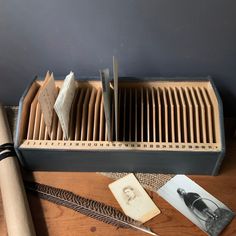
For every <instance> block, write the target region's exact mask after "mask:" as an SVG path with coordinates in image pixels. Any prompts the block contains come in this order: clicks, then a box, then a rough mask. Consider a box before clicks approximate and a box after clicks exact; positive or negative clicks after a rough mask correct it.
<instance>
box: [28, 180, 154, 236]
mask: <svg viewBox="0 0 236 236" xmlns="http://www.w3.org/2000/svg"><path fill="white" fill-rule="evenodd" d="M25 187H26V189H27V190H29V191H31V192H33V193H36V194H37V195H38V196H39V197H40V198H42V199H45V200H48V201H50V202H53V203H55V204H58V205H62V206H65V207H68V208H70V209H72V210H74V211H77V212H80V213H81V214H83V215H86V216H89V217H92V218H94V219H97V220H100V221H103V222H105V223H107V224H111V225H114V226H116V227H119V228H132V229H138V230H141V231H144V232H146V233H150V234H153V235H156V234H154V233H153V232H151V230H150V229H149V228H148V227H145V226H143V225H141V223H140V222H137V221H135V220H133V219H132V218H130V217H128V216H126V215H125V214H124V213H122V212H121V211H119V210H118V209H116V208H114V207H112V206H109V205H106V204H104V203H101V202H98V201H95V200H91V199H87V198H84V197H81V196H79V195H76V194H74V193H73V192H70V191H67V190H64V189H60V188H55V187H51V186H48V185H44V184H39V183H35V182H25Z"/></svg>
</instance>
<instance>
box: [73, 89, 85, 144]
mask: <svg viewBox="0 0 236 236" xmlns="http://www.w3.org/2000/svg"><path fill="white" fill-rule="evenodd" d="M84 96H85V89H84V88H82V89H81V90H80V95H79V100H78V104H77V112H76V125H75V140H81V123H82V105H83V101H84Z"/></svg>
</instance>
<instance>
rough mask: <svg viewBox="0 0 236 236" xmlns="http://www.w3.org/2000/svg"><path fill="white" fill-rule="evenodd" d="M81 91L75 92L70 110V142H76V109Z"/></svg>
mask: <svg viewBox="0 0 236 236" xmlns="http://www.w3.org/2000/svg"><path fill="white" fill-rule="evenodd" d="M79 92H80V90H79V89H78V88H77V89H76V90H75V95H74V99H73V101H72V104H71V109H70V121H69V140H75V127H76V108H77V102H78V97H79V94H80V93H79Z"/></svg>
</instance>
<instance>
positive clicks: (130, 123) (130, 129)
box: [129, 88, 132, 142]
mask: <svg viewBox="0 0 236 236" xmlns="http://www.w3.org/2000/svg"><path fill="white" fill-rule="evenodd" d="M129 141H130V142H131V141H132V89H131V88H130V89H129Z"/></svg>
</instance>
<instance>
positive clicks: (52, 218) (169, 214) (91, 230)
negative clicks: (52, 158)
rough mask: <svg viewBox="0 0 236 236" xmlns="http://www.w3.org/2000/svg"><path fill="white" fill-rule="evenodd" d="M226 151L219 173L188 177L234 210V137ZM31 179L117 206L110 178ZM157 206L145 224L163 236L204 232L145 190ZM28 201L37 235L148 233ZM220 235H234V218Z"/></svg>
mask: <svg viewBox="0 0 236 236" xmlns="http://www.w3.org/2000/svg"><path fill="white" fill-rule="evenodd" d="M226 150H227V152H226V153H227V154H226V157H225V160H224V162H223V166H222V168H221V172H220V174H219V176H216V177H213V176H189V177H190V178H191V179H193V180H194V181H196V182H197V183H198V184H199V185H201V186H202V187H203V188H205V189H206V190H207V191H209V192H210V193H211V194H212V195H213V196H215V197H216V198H218V199H219V200H221V201H222V202H223V203H225V204H226V205H227V206H228V207H230V208H231V209H232V210H233V211H235V212H236V140H231V141H228V142H227V149H226ZM29 175H32V176H31V178H33V179H34V180H35V181H37V182H40V183H45V184H49V185H52V186H55V187H60V188H64V189H67V190H71V191H73V192H75V193H77V194H80V195H81V196H85V197H87V198H92V199H96V200H98V201H101V202H104V203H107V204H110V205H112V206H115V207H117V208H119V206H118V204H117V202H116V200H115V199H114V197H113V195H112V194H111V192H110V190H109V189H108V184H109V183H111V182H112V180H111V179H109V178H107V177H104V176H102V175H100V174H96V173H71V172H70V173H68V172H67V173H62V172H33V173H32V174H31V173H25V174H24V178H29ZM148 193H149V194H150V196H151V197H152V198H153V200H154V202H155V203H156V204H157V206H158V207H159V208H160V209H161V211H162V214H160V215H159V216H157V217H155V218H154V219H152V220H150V221H149V222H147V223H146V225H147V226H150V227H151V228H152V230H153V231H154V232H156V233H159V234H160V235H163V236H185V235H186V236H187V235H189V236H190V235H191V236H192V235H206V234H204V233H203V232H202V231H201V230H200V229H198V228H197V227H196V226H195V225H193V224H192V223H191V222H190V221H189V220H188V219H187V218H185V217H184V216H183V215H182V214H180V213H179V212H178V211H176V210H175V209H174V208H173V207H172V206H171V205H170V204H168V203H167V202H166V201H164V200H163V199H162V198H161V197H159V196H158V195H157V194H156V193H153V192H150V191H149V192H148ZM28 199H29V204H30V207H31V212H32V216H33V220H34V224H35V228H36V232H37V235H38V236H47V235H50V236H61V235H63V236H67V235H68V236H78V235H83V236H88V235H91V236H94V235H101V236H105V235H109V236H111V235H114V236H125V235H129V236H138V235H140V236H141V235H148V234H144V233H142V232H138V231H133V230H124V229H116V228H115V227H113V226H110V225H107V224H104V223H101V222H99V221H97V220H94V219H91V218H89V217H86V216H83V215H81V214H79V213H77V212H74V211H72V210H70V209H67V208H65V207H62V206H57V205H54V204H52V203H50V202H47V201H44V200H40V199H39V198H37V197H36V196H32V195H30V194H28ZM0 235H2V236H3V235H7V232H6V225H5V222H4V216H3V209H2V203H1V201H0ZM222 235H225V236H226V235H232V236H233V235H236V218H235V219H234V220H233V221H232V222H231V224H230V225H229V226H228V227H227V228H226V229H225V231H224V232H223V234H222Z"/></svg>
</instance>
